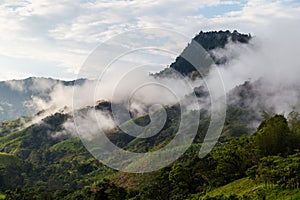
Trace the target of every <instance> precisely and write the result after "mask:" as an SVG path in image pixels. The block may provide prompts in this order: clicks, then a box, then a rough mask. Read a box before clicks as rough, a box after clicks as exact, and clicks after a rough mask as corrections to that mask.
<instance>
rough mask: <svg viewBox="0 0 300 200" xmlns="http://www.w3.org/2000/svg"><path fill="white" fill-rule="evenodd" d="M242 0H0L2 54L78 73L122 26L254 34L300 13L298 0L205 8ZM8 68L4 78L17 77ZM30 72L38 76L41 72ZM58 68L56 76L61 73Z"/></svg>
mask: <svg viewBox="0 0 300 200" xmlns="http://www.w3.org/2000/svg"><path fill="white" fill-rule="evenodd" d="M239 4H241V3H240V1H221V0H205V1H190V2H186V1H184V0H172V1H169V0H132V1H126V0H111V1H106V0H102V1H101V0H99V1H80V0H63V1H60V0H54V1H53V0H51V1H50V0H29V1H21V0H14V1H11V0H9V1H8V0H4V1H3V2H2V3H0V43H1V45H0V55H2V56H8V57H12V58H15V59H16V60H18V59H19V58H26V59H35V60H39V61H44V62H48V63H51V64H53V63H55V65H56V66H55V67H56V68H59V67H60V68H61V70H62V71H64V72H70V73H73V74H74V75H75V74H76V72H77V70H78V68H79V67H80V66H81V65H82V63H83V62H84V60H85V58H86V57H87V55H88V54H89V52H91V51H92V50H93V49H94V48H95V46H96V45H98V44H99V43H100V42H102V41H105V40H107V39H108V38H111V37H112V36H114V35H116V34H118V33H121V32H123V31H127V30H133V29H136V28H144V27H160V28H164V29H171V30H175V31H179V32H182V33H183V34H185V35H187V36H188V37H190V38H191V37H193V36H194V35H195V34H196V33H197V32H199V31H200V30H201V29H204V30H212V29H239V30H241V31H245V32H251V33H254V34H256V33H260V27H264V26H267V25H268V24H269V22H271V21H273V20H278V19H295V18H298V17H299V13H300V12H299V11H300V9H299V6H298V7H297V6H294V5H293V6H289V4H288V3H286V1H267V0H263V1H257V0H249V1H248V3H246V4H245V5H244V7H243V8H242V10H240V11H234V12H228V13H225V14H224V15H220V16H215V17H212V18H207V17H205V16H204V15H203V14H202V13H201V9H205V8H206V7H214V8H217V7H218V6H222V5H239ZM8 67H9V66H8ZM40 67H41V68H42V67H43V66H40ZM55 70H57V69H55ZM5 73H6V72H4V71H3V72H1V77H0V78H2V79H5V77H11V79H12V78H18V77H16V76H13V75H11V74H9V75H8V74H7V75H3V74H5ZM31 73H36V74H35V75H36V76H38V75H39V73H40V72H39V71H36V72H31ZM56 73H57V74H58V75H57V77H59V74H61V72H60V71H57V72H56ZM74 78H75V76H74Z"/></svg>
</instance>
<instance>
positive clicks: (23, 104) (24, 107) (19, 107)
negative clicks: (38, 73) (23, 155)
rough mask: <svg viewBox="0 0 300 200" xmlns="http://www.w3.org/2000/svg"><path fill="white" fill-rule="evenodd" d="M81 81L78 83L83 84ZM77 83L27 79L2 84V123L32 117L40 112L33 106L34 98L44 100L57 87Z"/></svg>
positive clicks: (0, 96) (0, 85)
mask: <svg viewBox="0 0 300 200" xmlns="http://www.w3.org/2000/svg"><path fill="white" fill-rule="evenodd" d="M83 82H84V80H79V81H77V82H76V83H78V84H80V83H83ZM74 83H75V81H61V80H55V79H52V78H35V77H31V78H27V79H24V80H11V81H1V82H0V94H1V95H0V121H9V120H13V119H16V118H19V117H22V116H31V115H33V114H36V113H37V112H39V111H40V110H38V108H37V107H36V106H35V105H34V104H33V102H32V97H38V98H41V99H44V100H48V99H49V98H50V96H49V94H50V93H51V91H52V90H53V89H54V88H55V86H57V85H59V84H61V85H64V86H72V85H74Z"/></svg>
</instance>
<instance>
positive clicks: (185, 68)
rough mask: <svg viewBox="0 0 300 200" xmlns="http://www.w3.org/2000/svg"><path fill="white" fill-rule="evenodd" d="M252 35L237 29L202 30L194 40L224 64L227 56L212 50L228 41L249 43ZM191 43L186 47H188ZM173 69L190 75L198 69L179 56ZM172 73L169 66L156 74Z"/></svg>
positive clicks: (217, 61)
mask: <svg viewBox="0 0 300 200" xmlns="http://www.w3.org/2000/svg"><path fill="white" fill-rule="evenodd" d="M251 38H252V36H251V35H250V34H242V33H239V32H237V31H233V32H230V31H228V30H227V31H211V32H203V31H201V32H200V33H199V34H197V35H196V36H195V37H194V38H193V39H192V40H194V41H196V42H198V43H199V44H200V45H201V46H202V47H203V49H205V50H206V51H207V52H208V53H209V54H210V56H211V57H212V59H213V60H214V62H215V63H216V64H224V63H225V62H226V60H227V58H226V57H223V58H217V57H215V56H214V55H213V53H212V52H211V51H212V50H215V49H218V48H224V47H225V46H226V44H228V43H231V42H232V43H240V44H248V43H249V41H250V40H251ZM189 46H190V44H189V45H188V46H187V47H186V48H188V47H189ZM170 68H171V69H174V70H176V71H177V72H179V73H181V74H182V75H189V74H191V73H193V72H195V71H196V69H195V68H194V67H193V65H192V64H191V63H189V62H188V61H186V60H185V59H184V58H183V57H181V56H178V57H177V58H176V60H175V62H173V63H172V64H171V65H170ZM169 73H171V72H170V71H169V69H168V68H166V69H165V70H163V71H161V72H159V73H157V74H156V75H160V76H164V75H168V74H169Z"/></svg>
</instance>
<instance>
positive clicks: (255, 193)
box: [207, 178, 300, 200]
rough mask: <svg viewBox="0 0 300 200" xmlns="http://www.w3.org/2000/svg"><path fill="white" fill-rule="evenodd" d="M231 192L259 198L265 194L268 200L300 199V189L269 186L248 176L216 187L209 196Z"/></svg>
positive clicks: (229, 193)
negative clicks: (258, 182)
mask: <svg viewBox="0 0 300 200" xmlns="http://www.w3.org/2000/svg"><path fill="white" fill-rule="evenodd" d="M231 194H236V195H238V196H243V195H251V199H257V200H259V199H262V196H265V197H266V200H275V199H276V200H300V189H294V190H282V189H279V188H276V187H275V186H273V187H270V186H269V187H268V188H267V187H266V186H265V185H264V184H256V183H255V182H254V181H252V180H250V179H248V178H243V179H240V180H236V181H234V182H232V183H229V184H228V185H225V186H222V187H219V188H217V189H214V190H212V191H210V192H209V193H208V194H207V196H210V197H215V196H218V195H225V196H229V195H231Z"/></svg>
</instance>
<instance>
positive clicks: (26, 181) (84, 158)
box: [0, 108, 300, 199]
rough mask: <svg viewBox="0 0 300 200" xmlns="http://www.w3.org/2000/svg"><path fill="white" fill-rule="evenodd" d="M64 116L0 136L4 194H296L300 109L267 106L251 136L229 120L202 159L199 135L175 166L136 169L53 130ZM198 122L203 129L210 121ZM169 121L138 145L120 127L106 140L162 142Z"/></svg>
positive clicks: (67, 196) (140, 196) (108, 196)
mask: <svg viewBox="0 0 300 200" xmlns="http://www.w3.org/2000/svg"><path fill="white" fill-rule="evenodd" d="M170 110H174V108H172V109H170ZM175 110H176V109H175ZM68 118H69V116H68V115H65V114H55V115H53V116H50V117H48V118H46V119H45V120H43V122H42V123H40V124H36V125H33V126H30V127H28V128H26V129H23V130H21V131H17V132H14V133H10V134H8V135H6V136H2V137H1V138H0V151H1V152H2V153H0V160H1V162H0V172H1V173H0V189H1V190H0V191H1V192H0V193H3V194H4V195H5V198H6V199H63V198H65V199H264V198H266V199H274V198H275V199H276V197H279V196H280V197H282V198H286V197H289V196H292V195H293V196H294V197H295V198H293V199H296V197H297V198H299V195H300V191H299V189H298V188H299V186H300V185H299V183H300V166H299V165H300V162H299V161H300V153H298V149H299V147H300V145H299V144H300V143H299V141H300V117H299V114H297V113H294V112H293V113H291V114H290V115H289V116H288V119H286V118H285V117H284V116H282V115H273V116H269V115H267V114H266V113H264V120H263V121H262V122H261V124H260V126H259V127H258V129H257V130H256V131H255V132H254V133H253V134H252V135H251V136H249V135H248V134H247V132H243V130H246V127H244V126H243V124H242V123H241V124H239V125H237V126H234V125H232V126H231V127H227V128H226V129H225V130H226V131H224V134H226V136H225V135H224V136H223V137H221V139H220V140H219V142H218V144H217V145H216V146H215V148H214V150H213V151H212V152H211V153H210V154H209V155H208V156H207V157H205V158H204V159H199V158H198V151H199V149H200V146H201V144H200V143H199V142H197V141H201V137H198V139H196V140H195V142H194V144H193V145H192V146H191V147H190V148H189V150H188V151H187V152H186V153H185V155H183V156H182V157H181V158H180V159H179V160H178V161H176V162H175V163H173V164H172V165H170V166H168V167H165V168H163V169H161V170H159V171H157V172H153V173H147V174H140V175H138V174H127V173H121V172H117V171H114V170H111V169H109V168H107V167H105V166H103V165H102V164H101V163H100V162H99V161H97V160H95V159H94V158H93V157H91V155H90V154H89V153H88V152H87V151H86V150H85V148H84V147H83V145H82V144H81V142H80V140H79V139H77V138H72V137H69V136H68V137H67V136H65V137H59V138H58V137H55V136H54V133H56V132H58V131H60V130H61V128H62V127H61V125H62V124H63V122H65V121H66V120H67V119H68ZM144 120H146V121H147V118H145V117H143V118H140V119H137V120H136V122H137V123H140V124H142V123H144ZM232 120H234V115H229V116H228V117H227V121H232ZM201 122H202V128H204V127H205V126H206V125H205V124H207V122H206V120H205V119H203V120H201ZM169 123H170V125H168V126H166V127H165V130H164V131H162V132H169V134H162V135H160V136H157V138H154V139H153V138H152V139H147V141H144V142H145V143H144V144H143V145H141V141H138V142H135V141H134V140H130V139H128V138H124V136H122V134H118V132H115V135H114V136H113V138H111V139H112V141H114V142H116V141H123V144H122V145H121V146H123V147H124V148H127V149H129V150H131V151H144V149H143V148H145V145H146V147H147V148H148V149H149V150H151V149H152V150H155V149H156V148H158V146H159V145H161V144H160V142H159V141H160V139H159V138H161V139H162V140H163V139H164V140H165V141H167V140H168V139H170V138H171V137H172V135H173V134H171V133H173V131H174V130H173V128H172V126H173V123H172V122H169ZM241 127H242V128H241ZM237 129H239V130H241V132H240V134H239V135H238V136H239V137H233V135H235V136H236V133H237V132H238V131H237ZM233 130H234V131H233ZM232 133H234V134H233V135H232ZM111 134H112V133H111ZM199 134H200V135H201V131H200V130H199ZM109 137H110V136H109ZM152 140H153V141H152ZM156 140H157V141H156ZM147 142H148V143H147ZM141 148H142V149H141ZM0 197H1V195H0ZM2 197H4V196H2Z"/></svg>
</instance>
